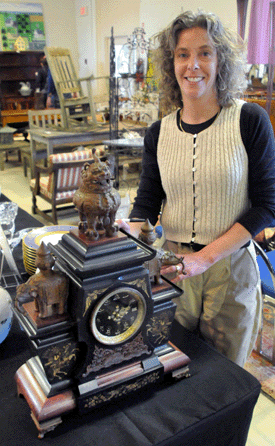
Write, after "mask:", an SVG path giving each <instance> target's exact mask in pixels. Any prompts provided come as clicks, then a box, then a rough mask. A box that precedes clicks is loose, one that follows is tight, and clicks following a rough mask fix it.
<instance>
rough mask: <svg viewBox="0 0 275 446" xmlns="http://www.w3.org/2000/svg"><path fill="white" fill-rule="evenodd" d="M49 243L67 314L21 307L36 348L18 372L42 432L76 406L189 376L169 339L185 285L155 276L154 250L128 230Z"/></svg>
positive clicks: (21, 316)
mask: <svg viewBox="0 0 275 446" xmlns="http://www.w3.org/2000/svg"><path fill="white" fill-rule="evenodd" d="M48 246H49V247H50V249H51V251H52V253H53V255H54V258H55V266H54V268H55V270H56V271H58V272H59V273H61V274H62V275H64V276H66V277H67V279H68V282H69V292H68V300H67V309H66V312H65V313H64V314H63V315H58V314H55V313H53V314H52V315H51V316H50V317H47V318H45V319H43V318H42V319H41V318H39V317H38V315H37V312H35V309H34V302H28V303H26V304H24V305H23V307H24V310H25V312H24V314H22V313H21V312H19V311H18V310H16V309H15V313H16V315H17V318H18V320H19V323H20V324H21V326H22V327H23V328H24V330H25V332H26V334H27V336H28V338H29V340H30V343H31V345H32V347H33V350H34V356H33V357H32V358H31V359H30V360H28V361H27V362H26V363H25V364H23V365H22V366H21V367H20V368H19V369H18V371H17V372H16V382H17V389H18V393H19V394H22V395H23V396H24V397H25V399H26V400H27V402H28V404H29V406H30V408H31V414H32V418H33V420H34V422H35V424H36V426H37V428H38V431H39V436H40V437H43V435H44V434H45V433H46V432H48V431H49V430H52V429H54V428H55V427H56V426H57V425H58V424H59V423H61V421H62V419H61V415H62V414H65V413H67V412H69V411H71V410H78V412H79V413H80V414H82V413H87V412H89V411H91V410H92V409H94V408H95V407H98V406H100V405H103V404H108V403H110V402H111V401H113V400H115V399H116V398H126V397H128V395H130V394H132V393H133V392H135V391H139V392H140V390H141V389H143V388H144V389H145V388H146V387H147V386H150V389H151V388H154V386H157V385H158V383H159V382H162V381H163V380H166V379H179V378H182V377H184V376H187V375H188V363H189V361H190V360H189V358H188V357H187V356H186V355H185V354H184V353H183V352H181V351H180V350H178V349H177V348H176V347H175V346H174V345H172V344H171V343H170V342H169V336H170V328H171V325H172V322H173V319H174V314H175V308H176V305H175V303H174V302H173V300H172V299H173V298H175V297H177V296H179V295H180V294H181V293H182V290H181V289H180V288H178V287H177V286H176V285H174V284H173V283H171V282H170V281H168V280H165V279H164V280H163V281H162V283H161V284H158V285H156V284H153V283H151V282H150V277H149V271H148V268H146V263H147V262H148V261H150V260H151V259H153V258H154V256H155V254H156V252H155V250H154V249H152V248H151V247H150V246H148V245H147V244H146V243H144V242H142V241H141V240H139V239H138V238H135V237H134V236H133V235H130V234H127V233H125V232H123V231H118V233H117V234H115V235H114V236H113V237H103V238H101V239H99V240H97V241H91V240H89V239H88V238H87V237H86V236H85V235H83V234H81V233H79V230H78V229H75V230H72V231H71V232H70V233H68V234H64V235H63V236H62V239H61V241H60V242H59V243H58V244H56V245H48ZM41 395H42V396H41Z"/></svg>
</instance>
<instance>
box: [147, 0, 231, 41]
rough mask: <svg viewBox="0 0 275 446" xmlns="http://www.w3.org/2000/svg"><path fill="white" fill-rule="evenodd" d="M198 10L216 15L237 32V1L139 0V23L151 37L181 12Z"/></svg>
mask: <svg viewBox="0 0 275 446" xmlns="http://www.w3.org/2000/svg"><path fill="white" fill-rule="evenodd" d="M198 9H203V10H204V11H206V12H213V13H215V14H217V15H218V16H219V18H220V19H221V21H222V23H223V24H224V25H226V26H229V27H230V28H232V29H234V30H235V31H237V0H219V1H218V0H192V2H191V1H190V0H188V1H183V0H140V23H144V28H145V31H146V34H147V35H148V37H151V36H152V35H153V34H155V33H157V32H159V31H161V30H162V29H163V28H164V27H166V26H167V25H169V23H170V22H171V21H172V20H173V19H174V18H175V17H176V16H177V15H178V14H180V13H181V12H183V11H190V10H191V11H197V10H198Z"/></svg>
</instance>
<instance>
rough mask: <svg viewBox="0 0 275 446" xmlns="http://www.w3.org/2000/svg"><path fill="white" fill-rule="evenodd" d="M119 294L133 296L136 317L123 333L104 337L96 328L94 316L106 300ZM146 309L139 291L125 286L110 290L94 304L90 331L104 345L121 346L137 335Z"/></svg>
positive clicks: (144, 301)
mask: <svg viewBox="0 0 275 446" xmlns="http://www.w3.org/2000/svg"><path fill="white" fill-rule="evenodd" d="M121 292H128V293H129V294H131V296H133V297H134V298H135V299H136V301H137V303H138V310H137V317H136V319H135V321H134V322H133V324H132V325H131V326H130V327H129V328H128V329H127V330H125V331H124V332H123V333H120V334H118V335H115V336H107V335H104V334H103V333H101V332H100V331H99V330H98V328H97V326H96V316H97V314H98V311H99V310H100V308H101V307H102V305H104V304H105V302H106V301H107V300H108V299H110V298H111V297H112V296H114V295H116V294H118V293H121ZM146 309H147V305H146V300H145V298H144V296H143V294H142V293H141V292H140V291H138V290H136V289H135V288H132V287H127V286H125V287H120V288H119V289H115V290H112V291H111V292H109V293H108V294H107V295H106V296H104V297H103V298H102V299H100V301H99V302H98V303H97V304H96V306H95V308H94V309H93V311H92V315H91V318H90V328H91V331H92V333H93V335H94V337H95V339H96V340H97V341H99V342H100V343H102V344H104V345H118V344H122V343H123V342H125V341H128V340H129V339H130V338H131V337H133V336H134V335H135V334H136V333H137V331H138V330H139V328H140V327H141V325H142V323H143V321H144V319H145V316H146Z"/></svg>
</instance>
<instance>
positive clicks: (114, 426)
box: [0, 196, 261, 446]
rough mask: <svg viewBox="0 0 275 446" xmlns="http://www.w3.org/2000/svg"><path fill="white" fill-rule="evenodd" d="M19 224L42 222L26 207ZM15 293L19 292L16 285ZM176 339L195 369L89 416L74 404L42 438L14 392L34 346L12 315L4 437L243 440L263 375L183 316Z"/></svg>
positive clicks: (4, 379) (110, 445) (185, 442)
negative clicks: (226, 353)
mask: <svg viewBox="0 0 275 446" xmlns="http://www.w3.org/2000/svg"><path fill="white" fill-rule="evenodd" d="M1 200H2V201H4V200H5V199H3V196H2V197H1ZM16 224H17V226H16V229H17V230H18V229H21V228H23V227H33V226H42V224H41V223H39V222H38V221H37V220H35V219H34V218H33V217H31V216H30V215H28V214H27V213H26V212H24V211H23V210H22V209H19V212H18V222H17V221H16ZM21 251H22V250H20V246H19V247H18V248H17V249H16V250H15V251H14V257H15V259H16V261H17V265H18V268H19V269H20V270H21V271H23V269H22V265H23V263H22V252H21ZM10 293H11V295H12V297H14V295H15V291H14V290H11V292H10ZM171 341H172V342H173V343H174V344H176V345H177V346H178V347H179V348H180V349H181V350H182V351H183V352H184V353H186V354H187V355H188V356H189V357H190V359H191V363H190V365H189V368H190V375H191V376H190V377H188V378H184V379H181V380H179V381H175V382H170V383H163V384H160V385H159V386H158V387H157V388H156V389H154V390H153V389H147V390H146V389H143V390H142V391H140V392H139V393H137V394H135V395H134V396H133V397H129V396H128V397H125V399H121V400H118V401H116V402H115V403H112V404H109V405H108V404H107V405H106V406H104V407H103V408H100V409H97V410H95V411H92V412H90V413H89V414H87V415H84V416H80V415H79V414H78V412H77V411H74V412H71V413H69V414H67V415H65V416H64V417H63V423H62V424H61V425H59V426H58V427H57V428H56V429H55V430H54V431H52V432H48V433H47V434H46V435H45V437H44V439H43V440H39V439H38V438H37V430H36V427H35V425H34V423H33V421H32V419H31V417H30V409H29V406H28V405H27V403H26V401H24V399H21V398H19V397H18V396H17V395H16V385H15V380H14V375H15V372H16V371H17V370H18V368H19V367H20V366H21V365H22V364H24V363H25V362H26V361H27V360H28V359H29V358H30V357H32V356H33V352H32V351H31V347H30V345H29V343H28V340H27V337H26V335H25V332H23V331H22V330H21V329H20V327H19V325H18V322H17V321H16V320H15V319H14V320H13V325H12V328H11V331H10V333H9V335H8V336H7V338H6V339H5V340H4V342H3V343H2V344H0V405H1V410H0V438H1V444H3V445H5V446H6V445H8V446H18V445H19V444H20V446H29V445H30V444H31V445H32V446H35V445H40V446H41V444H42V443H41V441H42V442H43V444H44V445H49V444H50V445H51V446H63V445H64V446H65V445H66V446H75V445H77V446H88V445H89V446H90V445H93V446H105V445H106V446H129V445H131V446H152V445H155V446H156V445H157V446H164V445H167V446H245V443H246V440H247V434H248V430H249V426H250V422H251V418H252V413H253V409H254V406H255V404H256V402H257V399H258V396H259V393H260V389H261V387H260V383H259V382H258V381H257V380H256V379H255V378H254V377H253V376H252V375H250V374H249V373H248V372H246V371H245V370H243V369H242V368H240V367H239V366H237V365H235V364H234V363H232V362H231V361H229V360H228V359H226V358H225V357H223V356H222V355H220V354H219V353H217V352H216V351H215V350H214V349H213V348H211V347H210V346H208V345H207V344H206V343H205V342H204V341H202V340H201V339H199V337H198V336H197V335H195V334H194V333H191V332H189V331H187V330H185V329H184V328H182V327H181V326H180V325H179V324H178V323H177V322H174V324H173V328H172V336H171Z"/></svg>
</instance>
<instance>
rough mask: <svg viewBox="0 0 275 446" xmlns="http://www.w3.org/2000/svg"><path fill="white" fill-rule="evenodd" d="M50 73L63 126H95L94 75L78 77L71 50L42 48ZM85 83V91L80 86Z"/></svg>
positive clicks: (96, 124) (96, 123)
mask: <svg viewBox="0 0 275 446" xmlns="http://www.w3.org/2000/svg"><path fill="white" fill-rule="evenodd" d="M44 51H45V54H46V57H47V61H48V65H49V68H50V71H51V75H52V78H53V81H54V84H55V88H56V91H57V94H58V97H59V102H60V109H61V114H62V118H63V124H64V126H65V128H70V127H72V126H80V125H81V122H80V121H79V120H80V118H81V120H82V122H83V123H84V124H85V125H86V126H88V125H89V126H92V127H96V126H98V125H99V124H98V122H97V120H96V113H95V107H94V100H93V93H92V81H93V80H94V79H95V78H94V76H92V75H91V76H88V77H83V78H79V77H78V76H77V74H76V70H75V67H74V64H73V61H72V57H71V52H70V50H68V49H65V48H54V47H45V48H44ZM84 82H85V83H86V89H87V93H85V94H84V90H83V87H82V84H83V83H84Z"/></svg>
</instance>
